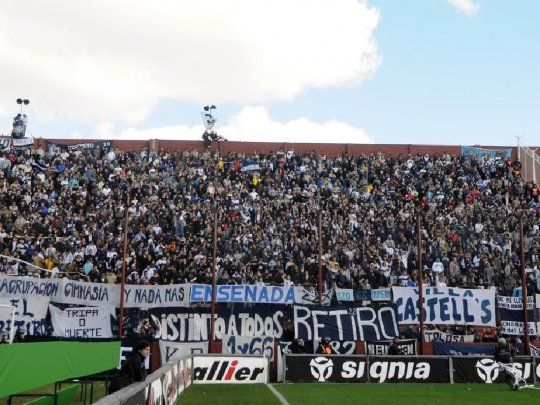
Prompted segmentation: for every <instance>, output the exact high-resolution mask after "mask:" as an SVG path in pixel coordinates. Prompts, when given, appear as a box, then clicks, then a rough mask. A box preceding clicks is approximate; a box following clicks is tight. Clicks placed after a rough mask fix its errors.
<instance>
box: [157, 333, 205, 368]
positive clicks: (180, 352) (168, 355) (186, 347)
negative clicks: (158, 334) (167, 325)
mask: <svg viewBox="0 0 540 405" xmlns="http://www.w3.org/2000/svg"><path fill="white" fill-rule="evenodd" d="M208 344H209V342H208V340H204V341H202V342H167V341H165V340H161V339H159V353H160V354H161V365H164V364H165V363H168V362H170V361H177V360H180V359H181V358H182V357H189V356H192V355H195V354H207V353H208Z"/></svg>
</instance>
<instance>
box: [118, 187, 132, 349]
mask: <svg viewBox="0 0 540 405" xmlns="http://www.w3.org/2000/svg"><path fill="white" fill-rule="evenodd" d="M126 194H127V199H126V213H125V216H124V251H123V254H122V279H121V281H120V313H119V314H118V338H119V339H122V334H123V332H124V326H123V325H124V293H125V289H126V257H127V245H128V222H129V189H128V190H127V191H126Z"/></svg>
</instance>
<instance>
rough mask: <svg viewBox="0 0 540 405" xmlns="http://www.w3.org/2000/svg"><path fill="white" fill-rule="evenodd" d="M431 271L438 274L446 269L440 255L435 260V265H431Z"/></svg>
mask: <svg viewBox="0 0 540 405" xmlns="http://www.w3.org/2000/svg"><path fill="white" fill-rule="evenodd" d="M431 271H433V272H434V273H437V274H441V273H442V272H443V271H444V265H443V264H442V262H441V259H440V258H439V257H438V258H437V260H435V261H434V262H433V265H432V266H431Z"/></svg>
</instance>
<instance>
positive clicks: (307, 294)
mask: <svg viewBox="0 0 540 405" xmlns="http://www.w3.org/2000/svg"><path fill="white" fill-rule="evenodd" d="M294 296H295V302H296V303H297V304H300V305H319V293H318V292H317V290H315V289H307V288H304V287H300V286H298V287H294ZM333 296H334V289H333V288H331V289H329V290H325V291H323V293H322V296H321V298H322V302H321V304H322V305H330V304H331V302H332V297H333Z"/></svg>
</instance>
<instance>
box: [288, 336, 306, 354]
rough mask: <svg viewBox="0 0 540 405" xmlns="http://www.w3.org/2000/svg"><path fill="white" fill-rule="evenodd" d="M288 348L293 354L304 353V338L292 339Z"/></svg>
mask: <svg viewBox="0 0 540 405" xmlns="http://www.w3.org/2000/svg"><path fill="white" fill-rule="evenodd" d="M289 350H290V351H291V353H293V354H304V353H305V352H306V345H305V343H304V339H294V340H293V342H292V343H291V345H290V346H289Z"/></svg>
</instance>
